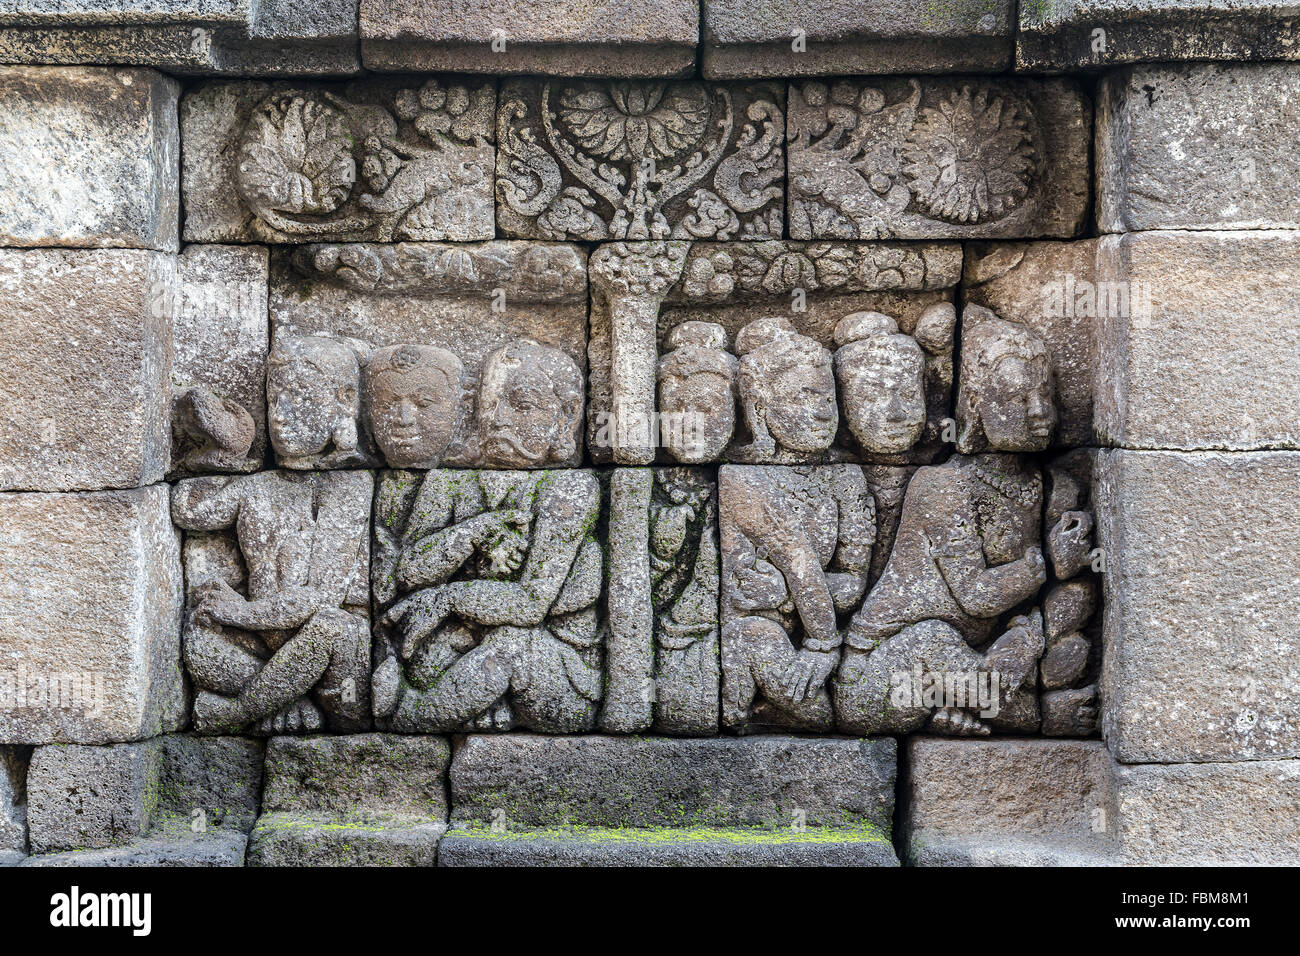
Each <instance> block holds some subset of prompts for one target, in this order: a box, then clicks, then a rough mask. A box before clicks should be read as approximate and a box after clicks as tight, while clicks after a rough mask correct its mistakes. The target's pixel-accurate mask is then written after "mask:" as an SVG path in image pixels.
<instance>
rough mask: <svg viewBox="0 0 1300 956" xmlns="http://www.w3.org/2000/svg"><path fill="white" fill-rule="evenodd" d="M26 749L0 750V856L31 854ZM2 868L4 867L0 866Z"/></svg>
mask: <svg viewBox="0 0 1300 956" xmlns="http://www.w3.org/2000/svg"><path fill="white" fill-rule="evenodd" d="M30 757H31V751H30V750H28V749H27V748H26V747H0V857H2V856H3V855H4V854H11V855H18V856H22V855H24V854H26V852H27V762H28V760H29V759H30ZM0 865H3V864H2V863H0Z"/></svg>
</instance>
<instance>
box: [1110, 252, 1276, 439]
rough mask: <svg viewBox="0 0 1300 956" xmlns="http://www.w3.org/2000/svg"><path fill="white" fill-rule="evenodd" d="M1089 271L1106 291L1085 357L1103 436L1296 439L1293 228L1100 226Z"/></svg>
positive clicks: (1111, 437) (1123, 437)
mask: <svg viewBox="0 0 1300 956" xmlns="http://www.w3.org/2000/svg"><path fill="white" fill-rule="evenodd" d="M1097 279H1098V284H1099V288H1100V287H1105V288H1106V289H1107V290H1113V291H1114V292H1115V293H1116V295H1115V297H1114V298H1112V299H1111V301H1110V303H1109V304H1108V307H1107V309H1106V310H1105V313H1104V315H1101V316H1100V318H1099V325H1100V329H1099V332H1098V357H1097V363H1096V366H1095V370H1096V376H1095V386H1094V387H1095V394H1096V415H1095V418H1096V427H1097V433H1098V436H1099V437H1100V438H1101V439H1102V442H1103V443H1104V444H1108V445H1118V446H1123V447H1126V448H1177V449H1218V448H1222V449H1231V450H1249V449H1259V448H1300V420H1297V418H1296V415H1295V413H1294V404H1295V387H1294V383H1295V381H1296V379H1297V377H1300V305H1298V304H1297V301H1296V298H1295V295H1294V293H1293V290H1294V289H1295V287H1296V285H1297V283H1300V233H1297V232H1292V231H1281V230H1278V231H1241V232H1143V233H1132V234H1128V235H1123V236H1105V237H1103V238H1102V239H1101V240H1100V241H1099V242H1098V245H1097ZM1125 293H1127V294H1125ZM1126 300H1127V302H1126ZM1126 305H1127V308H1126V307H1125V306H1126ZM1243 316H1249V321H1243V320H1242V317H1243ZM1209 330H1214V331H1213V334H1212V335H1211V334H1210V333H1209Z"/></svg>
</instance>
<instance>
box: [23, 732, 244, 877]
mask: <svg viewBox="0 0 1300 956" xmlns="http://www.w3.org/2000/svg"><path fill="white" fill-rule="evenodd" d="M262 752H263V750H262V744H261V743H260V742H259V741H255V740H248V739H244V738H239V737H225V738H205V737H191V736H187V735H174V736H164V737H155V738H154V739H152V740H146V741H142V742H140V743H134V744H115V745H112V746H108V747H83V746H75V745H70V746H48V747H38V748H37V749H36V751H35V753H34V754H33V756H32V763H31V769H30V771H29V773H28V781H27V783H28V799H29V803H30V805H31V810H30V813H29V817H30V827H31V846H32V852H33V854H48V853H54V852H61V851H81V850H102V849H106V848H110V847H114V848H118V849H117V851H116V852H113V853H106V854H103V855H102V858H101V859H102V865H106V866H107V865H116V864H117V861H118V860H119V859H120V860H122V861H130V862H129V864H126V863H124V865H138V866H145V865H153V864H154V862H155V861H168V860H171V861H175V862H174V864H173V865H183V864H184V863H185V862H186V861H187V860H190V859H192V858H197V859H204V858H212V859H217V860H229V859H230V858H231V856H232V854H236V853H237V855H238V856H239V857H242V854H243V843H244V838H245V836H246V834H247V833H248V831H249V830H250V829H251V828H252V826H253V822H254V820H255V819H256V817H257V811H258V804H259V801H260V797H261V790H262ZM221 833H227V834H231V836H230V837H220V836H218V834H221ZM69 862H75V861H69ZM232 865H238V864H237V863H235V864H232Z"/></svg>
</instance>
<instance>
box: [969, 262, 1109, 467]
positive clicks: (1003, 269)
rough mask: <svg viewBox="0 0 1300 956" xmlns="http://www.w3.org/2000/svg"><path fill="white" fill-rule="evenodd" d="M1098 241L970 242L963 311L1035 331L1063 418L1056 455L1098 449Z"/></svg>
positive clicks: (1100, 292) (1055, 438)
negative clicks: (969, 308) (975, 309)
mask: <svg viewBox="0 0 1300 956" xmlns="http://www.w3.org/2000/svg"><path fill="white" fill-rule="evenodd" d="M1096 257H1097V241H1096V240H1095V239H1082V240H1079V241H1077V242H1017V243H971V244H970V245H969V246H968V255H967V257H966V261H965V264H964V270H963V283H962V298H963V305H979V306H983V307H984V308H986V309H990V310H992V311H993V312H995V313H997V314H998V315H999V316H1001V317H1002V318H1004V319H1006V320H1008V321H1010V322H1016V323H1018V324H1020V325H1023V326H1025V327H1027V328H1029V329H1031V330H1033V331H1034V332H1035V333H1036V334H1037V335H1039V336H1040V337H1042V339H1043V341H1044V343H1045V344H1046V345H1047V348H1048V351H1049V352H1050V353H1051V356H1052V372H1053V375H1054V377H1055V380H1056V398H1057V411H1058V414H1059V418H1058V420H1057V424H1056V432H1055V434H1054V435H1053V437H1052V446H1053V447H1055V448H1075V447H1079V446H1085V445H1093V444H1096V442H1097V438H1096V434H1095V432H1094V429H1093V394H1092V390H1093V377H1094V375H1095V373H1096V370H1097V369H1098V367H1099V363H1098V358H1097V329H1098V326H1099V324H1100V322H1099V319H1098V308H1099V307H1100V308H1101V309H1103V310H1104V309H1105V308H1107V302H1108V300H1107V299H1106V298H1105V292H1104V290H1099V287H1098V285H1097V281H1096Z"/></svg>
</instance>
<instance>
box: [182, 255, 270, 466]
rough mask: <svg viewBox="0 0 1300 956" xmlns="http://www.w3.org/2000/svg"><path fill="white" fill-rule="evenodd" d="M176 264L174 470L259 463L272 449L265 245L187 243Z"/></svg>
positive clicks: (254, 464) (258, 464) (260, 464)
mask: <svg viewBox="0 0 1300 956" xmlns="http://www.w3.org/2000/svg"><path fill="white" fill-rule="evenodd" d="M176 272H177V280H178V282H177V289H178V298H177V301H176V302H175V305H174V308H173V311H172V316H173V318H172V345H173V348H174V350H175V354H174V356H173V359H172V408H171V437H172V450H171V469H170V471H169V472H168V474H169V476H170V477H177V476H181V475H194V474H207V473H211V472H249V471H257V470H258V469H259V468H261V467H262V463H263V461H264V460H265V457H266V354H267V321H266V280H267V252H266V248H265V247H263V246H206V245H193V246H189V247H188V248H187V249H186V250H185V251H184V252H183V253H181V255H180V258H179V259H178V261H177V269H176Z"/></svg>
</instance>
